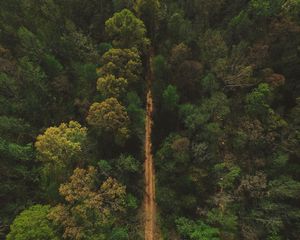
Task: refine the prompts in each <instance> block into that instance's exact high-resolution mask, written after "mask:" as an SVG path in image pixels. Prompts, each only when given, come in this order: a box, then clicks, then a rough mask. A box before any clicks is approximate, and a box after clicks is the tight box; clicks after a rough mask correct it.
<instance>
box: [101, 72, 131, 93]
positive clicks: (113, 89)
mask: <svg viewBox="0 0 300 240" xmlns="http://www.w3.org/2000/svg"><path fill="white" fill-rule="evenodd" d="M127 85H128V82H127V80H126V79H125V78H122V77H121V78H116V77H115V76H114V75H106V76H104V77H101V78H99V79H98V81H97V90H98V91H99V92H100V93H101V94H102V95H103V96H105V97H120V96H122V95H123V94H124V93H125V91H126V87H127Z"/></svg>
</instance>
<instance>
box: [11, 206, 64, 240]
mask: <svg viewBox="0 0 300 240" xmlns="http://www.w3.org/2000/svg"><path fill="white" fill-rule="evenodd" d="M49 212H50V206H48V205H44V206H43V205H34V206H32V207H30V208H28V209H26V210H24V211H23V212H21V213H20V214H19V215H18V216H17V217H16V219H15V220H14V222H13V223H12V225H11V226H10V233H9V234H8V235H7V238H6V239H7V240H31V239H36V240H58V239H59V238H58V236H57V234H56V233H55V231H54V229H53V226H52V225H51V222H50V221H49V220H48V218H47V216H48V214H49Z"/></svg>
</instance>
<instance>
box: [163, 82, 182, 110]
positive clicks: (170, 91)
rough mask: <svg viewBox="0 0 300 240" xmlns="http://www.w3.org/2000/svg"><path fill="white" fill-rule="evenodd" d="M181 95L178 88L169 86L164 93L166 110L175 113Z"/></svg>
mask: <svg viewBox="0 0 300 240" xmlns="http://www.w3.org/2000/svg"><path fill="white" fill-rule="evenodd" d="M178 102H179V95H178V93H177V89H176V87H174V86H172V85H169V86H167V88H166V89H165V90H164V92H163V105H164V108H165V109H166V110H169V111H174V110H175V109H176V108H177V107H178Z"/></svg>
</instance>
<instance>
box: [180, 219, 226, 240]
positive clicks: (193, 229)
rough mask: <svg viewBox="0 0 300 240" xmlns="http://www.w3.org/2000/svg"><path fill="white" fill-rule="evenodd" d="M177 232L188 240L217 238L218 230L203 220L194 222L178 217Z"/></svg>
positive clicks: (211, 239) (217, 239)
mask: <svg viewBox="0 0 300 240" xmlns="http://www.w3.org/2000/svg"><path fill="white" fill-rule="evenodd" d="M176 226H177V229H178V232H179V233H180V235H181V236H182V237H185V238H187V239H190V240H219V239H220V238H219V230H218V229H217V228H214V227H210V226H209V225H207V224H205V223H204V222H203V221H201V220H198V221H197V222H194V221H192V220H188V219H186V218H179V219H177V221H176Z"/></svg>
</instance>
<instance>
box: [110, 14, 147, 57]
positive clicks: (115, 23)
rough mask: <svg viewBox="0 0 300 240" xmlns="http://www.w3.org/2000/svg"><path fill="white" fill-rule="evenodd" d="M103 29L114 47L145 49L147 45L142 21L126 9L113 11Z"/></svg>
mask: <svg viewBox="0 0 300 240" xmlns="http://www.w3.org/2000/svg"><path fill="white" fill-rule="evenodd" d="M105 31H106V33H107V34H108V36H109V38H110V39H112V44H113V47H115V48H137V49H139V50H141V51H145V50H146V49H147V47H148V45H149V43H150V42H149V39H147V38H146V28H145V25H144V23H143V22H142V21H141V20H140V19H138V18H137V17H136V16H134V14H133V13H132V12H131V11H129V10H128V9H124V10H122V11H121V12H118V13H115V14H114V16H113V17H112V18H110V19H108V20H107V21H106V22H105Z"/></svg>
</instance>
